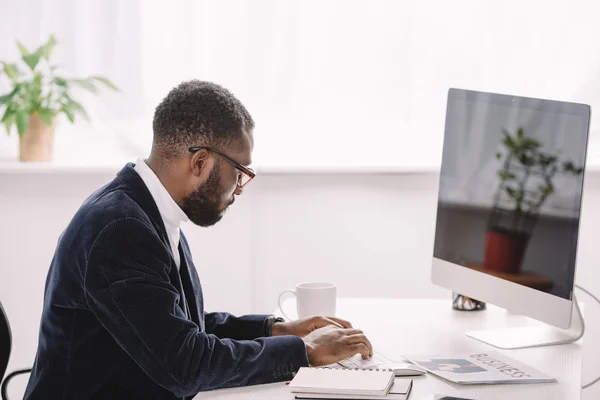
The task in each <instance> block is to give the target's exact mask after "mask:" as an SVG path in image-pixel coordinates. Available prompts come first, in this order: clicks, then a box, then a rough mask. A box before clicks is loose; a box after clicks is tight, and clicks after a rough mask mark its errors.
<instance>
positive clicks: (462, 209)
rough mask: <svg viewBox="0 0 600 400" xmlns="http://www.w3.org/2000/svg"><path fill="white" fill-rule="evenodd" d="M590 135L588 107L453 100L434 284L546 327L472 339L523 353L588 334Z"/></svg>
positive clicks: (475, 97) (509, 98)
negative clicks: (584, 292) (584, 232)
mask: <svg viewBox="0 0 600 400" xmlns="http://www.w3.org/2000/svg"><path fill="white" fill-rule="evenodd" d="M589 125H590V107H589V106H588V105H585V104H577V103H570V102H563V101H551V100H543V99H537V98H528V97H520V96H513V95H506V94H496V93H486V92H479V91H472V90H462V89H450V90H449V92H448V100H447V109H446V124H445V132H444V143H443V153H442V164H441V170H440V181H439V192H438V205H437V215H436V227H435V241H434V243H435V244H434V251H433V265H432V271H431V280H432V282H433V283H434V284H436V285H439V286H442V287H445V288H447V289H450V290H452V291H453V292H455V293H459V294H461V295H464V296H467V297H470V298H472V299H476V300H479V301H483V302H487V303H491V304H494V305H496V306H499V307H502V308H505V309H507V310H508V311H510V312H513V313H516V314H522V315H525V316H527V317H531V318H533V319H536V320H538V321H541V322H543V323H545V324H543V329H539V328H536V329H531V328H526V329H525V330H521V331H519V332H512V333H517V334H516V335H511V334H509V332H504V331H499V330H487V331H483V330H482V331H476V332H469V333H468V335H469V336H471V337H473V338H475V339H478V340H481V341H484V342H486V343H489V344H492V345H494V346H496V347H500V348H523V347H535V346H543V345H551V344H560V343H569V342H572V341H575V340H577V339H578V338H579V337H581V335H582V334H583V320H582V318H581V314H580V312H579V307H578V305H577V301H576V300H575V296H574V292H573V290H574V281H575V269H576V265H577V243H578V232H579V221H580V216H581V204H582V191H583V180H584V172H585V161H586V154H587V143H588V132H589ZM574 311H575V313H576V315H574ZM572 316H574V318H572ZM546 324H547V325H546ZM553 327H554V328H553Z"/></svg>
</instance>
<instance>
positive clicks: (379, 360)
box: [331, 352, 427, 376]
mask: <svg viewBox="0 0 600 400" xmlns="http://www.w3.org/2000/svg"><path fill="white" fill-rule="evenodd" d="M340 366H341V367H342V368H347V369H388V370H392V371H394V374H395V375H396V376H418V375H424V374H426V373H427V371H426V370H425V369H424V368H423V367H421V366H419V365H416V364H414V363H412V362H410V361H409V360H407V359H405V358H404V357H400V359H395V360H393V359H391V358H390V357H388V356H386V355H384V354H381V353H378V352H374V353H373V357H371V358H368V359H366V360H363V358H362V356H361V355H360V354H356V355H355V356H353V357H349V358H346V359H345V360H342V361H339V362H338V363H337V364H334V366H331V367H332V368H339V367H340Z"/></svg>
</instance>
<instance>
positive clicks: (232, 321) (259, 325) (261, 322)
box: [204, 312, 271, 340]
mask: <svg viewBox="0 0 600 400" xmlns="http://www.w3.org/2000/svg"><path fill="white" fill-rule="evenodd" d="M270 316H271V315H261V314H253V315H243V316H240V317H236V316H234V315H231V314H229V313H223V312H215V313H204V322H205V324H206V332H208V333H213V334H215V335H216V336H218V337H220V338H231V339H237V340H253V339H257V338H259V337H265V336H267V331H266V325H267V318H268V317H270Z"/></svg>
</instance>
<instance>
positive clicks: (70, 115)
mask: <svg viewBox="0 0 600 400" xmlns="http://www.w3.org/2000/svg"><path fill="white" fill-rule="evenodd" d="M61 111H62V112H63V113H64V114H65V115H66V116H67V118H68V119H69V121H71V123H73V122H74V121H75V114H74V113H73V110H72V109H71V108H70V107H68V106H63V107H61Z"/></svg>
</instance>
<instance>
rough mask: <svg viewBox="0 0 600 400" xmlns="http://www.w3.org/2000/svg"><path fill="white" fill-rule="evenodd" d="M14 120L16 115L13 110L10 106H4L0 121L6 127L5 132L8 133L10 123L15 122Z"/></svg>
mask: <svg viewBox="0 0 600 400" xmlns="http://www.w3.org/2000/svg"><path fill="white" fill-rule="evenodd" d="M15 121H16V115H15V113H14V112H13V109H12V108H10V107H6V111H5V112H4V116H3V117H2V120H0V123H2V124H4V127H5V128H6V133H8V134H10V128H11V126H12V124H14V123H15Z"/></svg>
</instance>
